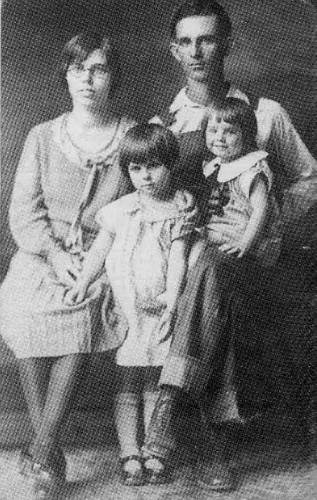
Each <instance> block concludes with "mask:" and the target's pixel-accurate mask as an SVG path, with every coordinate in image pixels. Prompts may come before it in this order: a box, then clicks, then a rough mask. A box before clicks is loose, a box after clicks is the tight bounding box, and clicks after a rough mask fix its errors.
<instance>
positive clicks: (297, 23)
mask: <svg viewBox="0 0 317 500" xmlns="http://www.w3.org/2000/svg"><path fill="white" fill-rule="evenodd" d="M176 3H177V2H175V1H169V0H160V1H158V0H10V1H9V0H7V1H6V2H4V3H3V10H2V193H1V204H2V208H1V240H0V256H1V264H0V278H1V279H3V278H4V276H5V273H6V270H7V267H8V264H9V261H10V258H11V256H12V254H13V252H14V248H15V247H14V243H13V241H12V238H11V236H10V232H9V229H8V223H7V210H8V204H9V200H10V196H11V190H12V183H13V179H14V174H15V170H16V166H17V163H18V159H19V157H20V154H21V150H22V146H23V142H24V140H25V138H26V135H27V133H28V131H29V130H30V128H31V127H32V126H34V125H36V124H38V123H40V122H42V121H45V120H48V119H51V118H53V117H55V116H57V115H58V114H60V113H61V112H63V111H65V109H67V107H69V104H70V102H69V99H68V96H67V93H66V92H65V90H63V88H62V86H61V85H60V83H59V81H58V76H57V67H58V61H59V55H60V52H61V49H62V47H63V45H64V44H65V42H66V41H67V40H68V39H69V38H71V37H72V36H73V35H75V34H76V33H78V32H80V31H82V30H84V29H93V30H95V31H104V32H106V33H110V34H111V35H112V36H113V37H114V39H115V40H116V41H117V45H118V49H119V52H120V62H121V65H122V75H123V82H122V86H121V88H120V92H119V93H118V95H117V102H118V108H119V109H120V110H121V111H123V112H125V113H128V114H130V115H131V116H132V117H134V118H136V119H137V120H141V119H148V118H150V117H151V116H152V115H154V114H155V112H156V111H158V110H159V109H160V108H162V107H164V106H166V105H168V104H169V103H170V102H171V100H172V98H173V96H174V95H175V94H176V92H177V91H178V89H180V88H181V86H182V84H183V80H182V75H181V72H180V71H179V69H178V67H177V65H176V63H175V62H174V61H173V59H172V57H171V55H170V53H169V20H170V16H171V12H172V10H173V8H174V7H175V5H176ZM221 3H222V4H223V5H224V7H225V8H226V9H227V10H228V12H229V14H230V16H231V18H232V22H233V33H234V45H233V49H232V51H231V53H230V55H229V57H228V59H227V62H226V71H227V75H228V79H230V80H231V81H232V82H234V83H235V84H237V85H239V87H240V88H241V89H242V90H244V91H246V92H248V93H250V94H251V95H254V96H260V95H262V96H265V97H269V98H273V99H275V100H277V101H279V102H280V103H281V104H282V105H283V106H284V107H285V108H286V109H287V111H288V112H289V114H290V115H291V118H292V121H293V123H294V124H295V126H296V128H297V129H298V131H299V132H300V134H301V136H302V138H303V139H304V141H305V142H306V144H307V146H308V147H309V148H310V150H311V152H312V153H313V154H314V155H315V156H316V154H317V137H316V130H317V123H316V121H317V118H316V115H317V113H316V110H317V104H316V84H315V82H316V81H315V80H314V77H316V65H315V67H313V61H314V58H313V55H314V54H316V25H317V12H316V10H315V9H314V7H313V5H312V4H313V2H309V1H305V0H279V1H276V0H223V1H222V2H221ZM10 370H11V371H10ZM1 371H2V373H3V374H4V375H5V379H6V380H10V379H11V382H10V384H9V385H6V384H7V382H6V381H5V380H4V384H1V382H0V395H3V397H1V398H0V399H1V401H2V403H1V405H9V406H10V407H11V406H13V407H19V405H20V403H21V400H20V390H19V388H18V385H17V383H16V384H14V387H13V386H12V384H13V380H17V378H16V375H14V374H16V371H15V365H14V360H13V357H12V355H11V354H10V353H9V351H8V350H7V349H6V347H5V346H4V345H3V343H1V339H0V372H1ZM9 371H10V373H11V374H13V375H12V377H11V376H9ZM0 375H1V373H0ZM0 378H1V377H0ZM5 401H6V402H5ZM19 401H20V402H19Z"/></svg>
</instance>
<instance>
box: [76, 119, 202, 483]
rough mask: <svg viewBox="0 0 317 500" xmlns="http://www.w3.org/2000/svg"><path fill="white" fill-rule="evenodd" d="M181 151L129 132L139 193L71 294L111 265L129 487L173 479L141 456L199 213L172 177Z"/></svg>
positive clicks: (126, 144) (104, 236) (156, 136)
mask: <svg viewBox="0 0 317 500" xmlns="http://www.w3.org/2000/svg"><path fill="white" fill-rule="evenodd" d="M178 154H179V150H178V143H177V140H176V138H175V137H174V135H173V134H172V132H170V131H169V130H168V129H165V128H164V127H162V126H160V125H155V124H144V125H138V126H136V127H133V128H132V129H130V130H129V131H128V133H127V134H126V136H125V138H124V139H123V141H122V143H121V150H120V166H121V169H122V171H123V173H124V174H125V175H126V176H127V177H129V178H130V180H131V182H132V184H133V186H134V188H135V189H136V191H135V192H133V193H132V194H129V195H127V196H123V197H122V198H120V199H119V200H117V201H115V202H114V203H110V204H108V205H107V206H105V207H104V208H102V209H101V210H100V211H99V213H98V214H97V221H98V223H99V225H100V231H99V234H98V236H97V238H96V240H95V241H94V243H93V245H92V248H91V250H90V251H89V252H88V254H87V256H86V259H85V262H84V266H83V270H82V273H81V275H80V277H79V278H78V280H77V282H76V285H75V286H74V287H73V288H72V289H71V290H70V291H69V293H68V295H67V297H66V300H67V301H69V302H71V303H72V302H76V303H79V302H81V301H82V300H83V299H84V297H85V296H86V294H87V289H88V287H89V284H90V283H92V282H93V280H94V279H95V278H96V276H97V275H98V274H99V273H100V272H101V271H102V269H103V268H104V266H105V267H106V271H107V275H108V279H109V283H110V285H111V290H112V292H111V293H112V294H113V298H112V297H111V293H110V289H109V293H108V296H109V297H108V299H106V303H105V305H104V308H103V317H104V325H105V332H106V335H105V338H106V342H108V345H109V348H117V351H116V362H117V364H118V372H119V387H120V389H119V391H118V394H117V396H116V400H115V421H116V427H117V433H118V438H119V443H120V448H121V467H122V479H123V482H124V484H127V485H139V484H143V483H144V482H145V481H148V482H151V483H159V482H163V481H164V480H166V478H167V471H166V469H165V467H164V464H163V463H162V462H160V461H159V459H156V458H153V457H151V456H148V457H143V458H142V453H141V448H140V445H139V442H138V421H139V420H140V418H139V415H140V411H141V408H143V428H144V432H145V434H146V432H147V426H148V424H149V422H150V419H151V416H152V412H153V409H154V406H155V403H156V399H157V394H158V392H157V384H158V380H159V376H160V371H161V366H162V365H163V362H164V360H165V357H166V355H167V353H168V350H169V346H170V341H171V337H170V332H171V326H172V325H171V322H172V319H173V316H174V313H175V309H176V303H177V299H178V296H179V295H180V293H181V289H182V285H183V282H184V278H185V274H186V270H187V255H188V248H189V242H190V239H191V235H192V234H193V231H194V222H195V219H196V215H197V209H196V208H195V204H194V202H193V198H192V196H191V195H190V194H189V193H187V192H186V191H184V190H180V189H177V187H176V183H175V179H174V178H173V168H174V166H175V163H176V160H177V159H178Z"/></svg>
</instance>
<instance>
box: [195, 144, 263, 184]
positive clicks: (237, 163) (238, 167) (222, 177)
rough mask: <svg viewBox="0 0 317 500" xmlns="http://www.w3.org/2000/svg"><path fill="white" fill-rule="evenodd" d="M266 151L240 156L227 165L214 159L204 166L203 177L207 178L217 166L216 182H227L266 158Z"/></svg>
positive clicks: (218, 159)
mask: <svg viewBox="0 0 317 500" xmlns="http://www.w3.org/2000/svg"><path fill="white" fill-rule="evenodd" d="M267 156H268V153H267V152H266V151H262V150H261V151H260V150H259V151H252V152H251V153H248V154H247V155H244V156H241V157H240V158H237V159H236V160H233V161H231V162H229V163H221V160H220V158H214V159H213V160H211V161H209V162H208V163H206V164H205V165H204V167H203V168H204V176H205V177H209V176H210V175H211V174H212V173H213V172H214V171H215V170H216V169H217V168H218V167H219V166H220V168H219V171H218V175H217V180H218V181H219V182H228V181H231V180H232V179H235V178H236V177H238V175H240V174H242V173H243V172H245V171H246V170H249V169H250V168H251V167H253V166H254V165H256V163H258V162H259V161H260V160H264V159H265V158H267Z"/></svg>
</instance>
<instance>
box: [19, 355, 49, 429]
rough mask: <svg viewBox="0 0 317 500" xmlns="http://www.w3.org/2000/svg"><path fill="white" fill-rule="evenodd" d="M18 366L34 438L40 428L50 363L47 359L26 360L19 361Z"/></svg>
mask: <svg viewBox="0 0 317 500" xmlns="http://www.w3.org/2000/svg"><path fill="white" fill-rule="evenodd" d="M18 366H19V372H20V380H21V384H22V388H23V393H24V397H25V400H26V403H27V407H28V411H29V416H30V419H31V423H32V428H33V432H34V434H35V436H36V435H38V434H39V432H40V428H41V423H42V413H43V409H44V406H45V402H46V394H47V387H48V383H49V376H50V370H51V362H50V360H49V359H48V358H27V359H19V360H18Z"/></svg>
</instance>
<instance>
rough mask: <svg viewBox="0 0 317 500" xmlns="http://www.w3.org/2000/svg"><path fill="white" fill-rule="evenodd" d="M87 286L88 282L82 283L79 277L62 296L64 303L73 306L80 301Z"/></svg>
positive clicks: (84, 294)
mask: <svg viewBox="0 0 317 500" xmlns="http://www.w3.org/2000/svg"><path fill="white" fill-rule="evenodd" d="M87 288H88V283H84V282H83V281H81V280H80V278H79V279H78V280H77V281H76V283H75V285H74V286H73V287H72V288H71V289H70V290H68V292H67V293H66V295H65V297H64V302H65V304H67V305H68V306H73V305H75V304H79V303H80V302H82V301H83V300H84V298H85V296H86V292H87Z"/></svg>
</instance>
